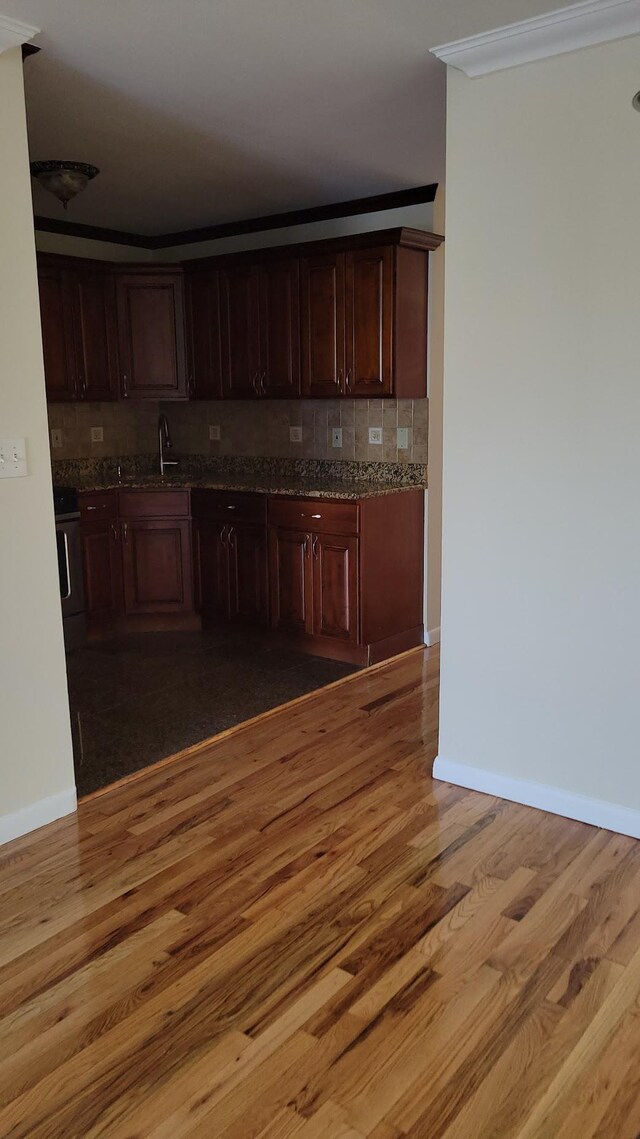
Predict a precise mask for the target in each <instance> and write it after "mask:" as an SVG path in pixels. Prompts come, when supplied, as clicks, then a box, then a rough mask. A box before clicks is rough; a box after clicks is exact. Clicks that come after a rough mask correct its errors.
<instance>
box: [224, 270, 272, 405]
mask: <svg viewBox="0 0 640 1139" xmlns="http://www.w3.org/2000/svg"><path fill="white" fill-rule="evenodd" d="M220 322H221V344H222V392H223V395H224V397H225V398H226V399H246V398H247V397H249V398H251V399H254V398H257V397H258V396H260V395H261V394H262V392H261V387H260V329H259V323H258V322H259V302H258V271H257V269H256V267H255V266H254V265H236V266H233V267H231V268H227V269H223V270H222V271H221V272H220Z"/></svg>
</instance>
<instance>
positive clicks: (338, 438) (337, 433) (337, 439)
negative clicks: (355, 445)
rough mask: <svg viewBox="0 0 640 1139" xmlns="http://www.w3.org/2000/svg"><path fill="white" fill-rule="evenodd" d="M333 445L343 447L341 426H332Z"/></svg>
mask: <svg viewBox="0 0 640 1139" xmlns="http://www.w3.org/2000/svg"><path fill="white" fill-rule="evenodd" d="M331 446H332V447H341V446H342V428H341V427H332V428H331Z"/></svg>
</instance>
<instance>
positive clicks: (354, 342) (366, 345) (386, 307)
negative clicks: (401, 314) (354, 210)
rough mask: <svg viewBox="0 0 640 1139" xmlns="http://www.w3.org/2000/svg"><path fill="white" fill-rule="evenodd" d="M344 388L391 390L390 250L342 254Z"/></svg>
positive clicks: (366, 392)
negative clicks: (344, 329) (344, 283)
mask: <svg viewBox="0 0 640 1139" xmlns="http://www.w3.org/2000/svg"><path fill="white" fill-rule="evenodd" d="M345 324H346V356H345V369H346V371H345V390H346V393H347V395H353V396H373V397H375V396H388V395H391V393H392V390H393V359H392V326H393V249H392V248H391V247H390V246H386V247H385V246H381V247H380V248H378V249H354V250H351V251H350V252H349V253H347V257H346V300H345Z"/></svg>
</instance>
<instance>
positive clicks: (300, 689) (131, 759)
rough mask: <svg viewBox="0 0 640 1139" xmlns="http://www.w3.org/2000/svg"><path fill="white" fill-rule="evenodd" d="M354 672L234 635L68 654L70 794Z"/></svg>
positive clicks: (135, 642)
mask: <svg viewBox="0 0 640 1139" xmlns="http://www.w3.org/2000/svg"><path fill="white" fill-rule="evenodd" d="M354 671H356V669H355V668H354V666H353V665H349V664H342V663H340V662H338V661H329V660H322V659H321V658H320V657H313V656H308V655H307V654H306V653H298V652H294V651H292V650H290V649H287V648H282V647H280V646H274V644H273V642H272V641H270V640H269V638H268V637H265V636H262V635H260V634H258V633H253V632H246V633H245V632H244V631H242V630H236V629H225V630H222V631H220V632H219V633H216V632H214V633H139V634H137V633H136V634H130V635H127V636H122V637H118V638H116V639H115V640H112V641H103V642H98V643H94V644H91V645H88V646H87V647H86V648H83V649H79V650H77V651H76V652H73V653H70V654H69V655H68V657H67V677H68V684H69V700H70V704H71V720H72V726H73V734H74V751H75V764H76V783H77V786H78V794H79V795H87V794H88V793H89V792H90V791H95V790H96V789H97V788H98V787H104V786H106V785H107V784H108V783H113V782H115V780H117V779H121V778H122V777H123V776H124V775H129V774H130V773H131V772H133V771H138V770H139V769H140V768H142V767H146V766H147V765H148V764H150V763H154V762H155V761H156V760H158V759H162V758H163V757H164V756H167V755H171V754H173V752H176V751H180V749H181V748H184V747H189V745H190V744H194V743H198V742H199V741H200V740H203V739H206V738H207V737H208V736H212V735H215V734H216V733H217V732H221V731H223V730H224V729H225V728H229V727H232V726H233V725H234V724H239V723H241V722H242V721H243V720H248V719H250V718H251V717H252V716H257V715H258V714H259V713H260V712H265V711H266V710H267V709H268V708H275V707H277V706H278V705H279V704H284V703H286V701H287V700H293V699H294V697H296V696H301V695H303V694H304V693H306V692H313V691H314V690H315V689H317V688H322V687H323V685H325V684H329V683H330V682H331V681H332V680H338V679H339V678H340V677H342V676H347V675H348V674H349V673H351V672H354Z"/></svg>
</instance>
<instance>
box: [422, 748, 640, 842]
mask: <svg viewBox="0 0 640 1139" xmlns="http://www.w3.org/2000/svg"><path fill="white" fill-rule="evenodd" d="M433 777H434V779H442V780H443V781H444V782H445V783H455V784H456V785H457V786H458V787H469V788H470V789H471V790H472V791H483V792H484V793H485V794H486V795H497V796H499V798H501V799H510V800H511V801H512V802H514V803H523V804H524V805H525V806H526V807H537V808H538V809H539V810H541V811H550V813H551V814H552V815H564V816H565V818H568V819H578V820H579V821H580V822H581V823H590V824H591V826H594V827H602V828H603V829H604V830H608V831H617V832H619V833H620V834H628V835H630V836H631V838H640V811H634V810H632V809H631V808H630V807H623V806H622V805H620V804H618V803H608V802H607V801H606V800H605V799H592V798H590V797H589V796H588V795H577V794H573V792H571V791H564V790H563V789H562V788H561V787H553V786H550V785H549V784H547V783H534V782H531V781H530V780H528V779H512V778H511V777H510V776H509V775H501V774H500V773H499V772H497V771H483V770H482V769H481V768H479V767H469V766H468V764H466V763H456V762H455V761H454V760H452V759H445V758H444V756H442V755H439V756H437V758H436V761H435V763H434V765H433Z"/></svg>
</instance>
